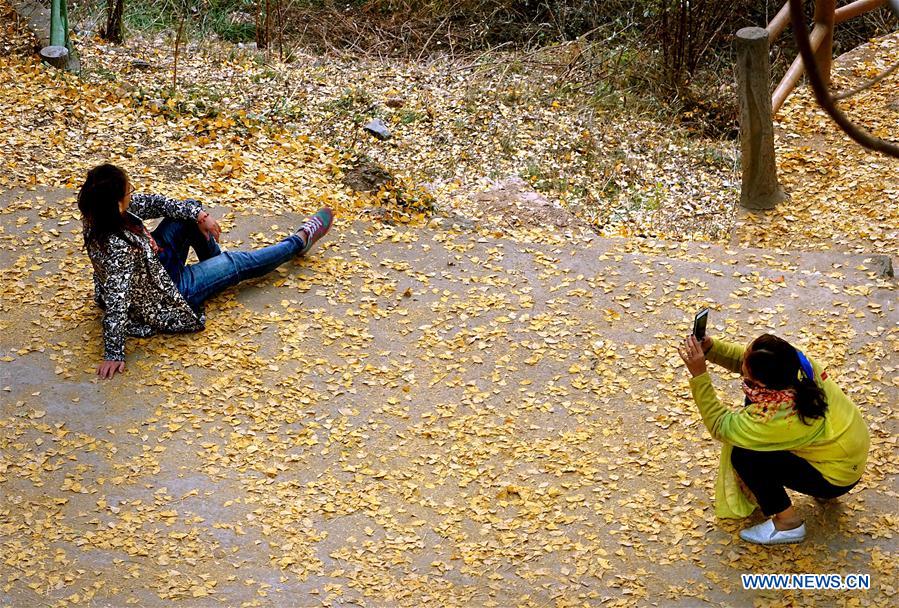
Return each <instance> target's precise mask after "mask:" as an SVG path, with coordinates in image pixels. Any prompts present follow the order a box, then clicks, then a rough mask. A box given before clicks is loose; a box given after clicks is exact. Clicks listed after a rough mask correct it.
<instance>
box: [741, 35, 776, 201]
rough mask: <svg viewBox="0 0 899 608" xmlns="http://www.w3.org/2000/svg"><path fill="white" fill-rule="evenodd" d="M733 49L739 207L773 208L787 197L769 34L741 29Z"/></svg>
mask: <svg viewBox="0 0 899 608" xmlns="http://www.w3.org/2000/svg"><path fill="white" fill-rule="evenodd" d="M734 46H735V48H736V52H737V62H736V78H737V95H738V97H739V101H740V148H741V152H742V161H741V162H742V165H743V182H742V186H741V188H740V204H741V205H742V206H743V207H745V208H747V209H773V208H774V206H775V205H777V203H779V202H781V201H783V200H784V199H786V198H787V195H786V194H784V191H783V190H782V189H781V187H780V184H778V183H777V163H776V161H775V157H774V123H773V121H772V118H771V92H770V91H771V66H770V65H769V60H768V32H767V31H766V30H765V29H764V28H760V27H744V28H743V29H741V30H740V31H738V32H737V36H736V39H735V42H734Z"/></svg>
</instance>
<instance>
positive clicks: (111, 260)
mask: <svg viewBox="0 0 899 608" xmlns="http://www.w3.org/2000/svg"><path fill="white" fill-rule="evenodd" d="M202 210H203V207H202V205H200V203H199V202H197V201H195V200H192V199H187V200H183V201H179V200H175V199H171V198H166V197H165V196H162V195H159V194H134V195H132V197H131V205H130V207H129V208H128V211H129V212H130V213H131V214H132V215H135V216H137V218H138V219H140V220H146V219H151V218H157V217H171V218H174V219H194V218H196V217H197V215H198V214H199V213H200V211H202ZM87 254H88V257H90V260H91V264H92V265H93V267H94V301H95V302H96V303H97V305H98V306H99V307H100V308H102V309H103V311H104V313H103V358H104V359H105V360H107V361H124V360H125V336H126V335H128V336H140V337H145V336H150V335H153V334H154V333H157V332H188V331H197V330H201V329H203V327H204V326H205V323H206V316H205V315H204V314H203V312H202V311H199V312H197V311H194V310H193V309H192V308H191V307H190V305H189V304H188V303H187V301H186V300H185V299H184V297H183V296H182V295H181V293H180V292H179V291H178V288H177V287H176V286H175V283H174V282H173V281H172V279H171V277H170V276H169V274H168V272H167V271H166V269H165V267H164V266H163V265H162V263H161V262H160V261H159V258H158V257H157V256H156V254H155V253H154V252H153V249H152V247H151V244H150V239H149V238H148V237H147V236H146V235H143V234H141V235H138V234H134V233H132V232H129V231H127V230H126V231H123V232H122V233H120V234H117V235H113V236H111V237H109V239H108V240H107V242H106V246H105V247H103V246H101V245H100V244H97V243H92V242H89V243H88V246H87Z"/></svg>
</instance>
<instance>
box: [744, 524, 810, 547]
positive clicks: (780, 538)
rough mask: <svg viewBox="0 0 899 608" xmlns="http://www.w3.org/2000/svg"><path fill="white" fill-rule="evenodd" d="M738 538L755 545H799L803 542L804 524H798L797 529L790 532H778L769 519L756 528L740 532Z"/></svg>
mask: <svg viewBox="0 0 899 608" xmlns="http://www.w3.org/2000/svg"><path fill="white" fill-rule="evenodd" d="M740 538H742V539H743V540H745V541H749V542H751V543H755V544H757V545H786V544H789V543H801V542H802V541H804V540H805V524H799V527H798V528H793V529H792V530H778V529H777V528H775V527H774V520H773V519H769V520H767V521H764V522H762V523H760V524H759V525H757V526H752V527H751V528H746V529H745V530H741V531H740Z"/></svg>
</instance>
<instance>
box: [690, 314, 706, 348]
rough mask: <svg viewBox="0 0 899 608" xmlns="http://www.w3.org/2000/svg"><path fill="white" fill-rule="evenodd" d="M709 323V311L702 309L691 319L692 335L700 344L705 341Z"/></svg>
mask: <svg viewBox="0 0 899 608" xmlns="http://www.w3.org/2000/svg"><path fill="white" fill-rule="evenodd" d="M708 322H709V309H708V308H703V309H702V310H700V311H699V312H698V313H696V316H695V317H693V335H694V336H696V339H697V340H699V341H700V342H702V341H703V340H705V330H706V326H707V325H708Z"/></svg>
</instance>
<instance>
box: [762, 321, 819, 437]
mask: <svg viewBox="0 0 899 608" xmlns="http://www.w3.org/2000/svg"><path fill="white" fill-rule="evenodd" d="M745 360H746V367H747V369H748V370H749V373H750V375H751V376H752V379H753V380H757V381H758V382H761V383H762V384H764V385H765V388H770V389H773V390H778V391H779V390H785V389H793V390H794V391H795V392H796V411H797V412H798V413H799V419H800V420H801V421H802V422H803V423H804V424H808V420H807V419H809V418H811V419H815V418H823V417H824V412H825V411H827V399H826V398H825V396H824V391H822V390H821V388H820V387H819V386H818V385H817V383H815V380H814V378H807V377H806V376H805V375H804V374H803V375H802V377H801V379H800V376H799V369H800V363H799V355H798V354H797V352H796V349H795V348H794V347H793V346H792V345H791V344H790V343H789V342H787V341H786V340H783V339H781V338H778V337H777V336H773V335H771V334H762V335H761V336H759V337H758V338H756V339H755V340H753V341H752V344H750V345H749V349H748V350H747V351H746V357H745Z"/></svg>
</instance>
